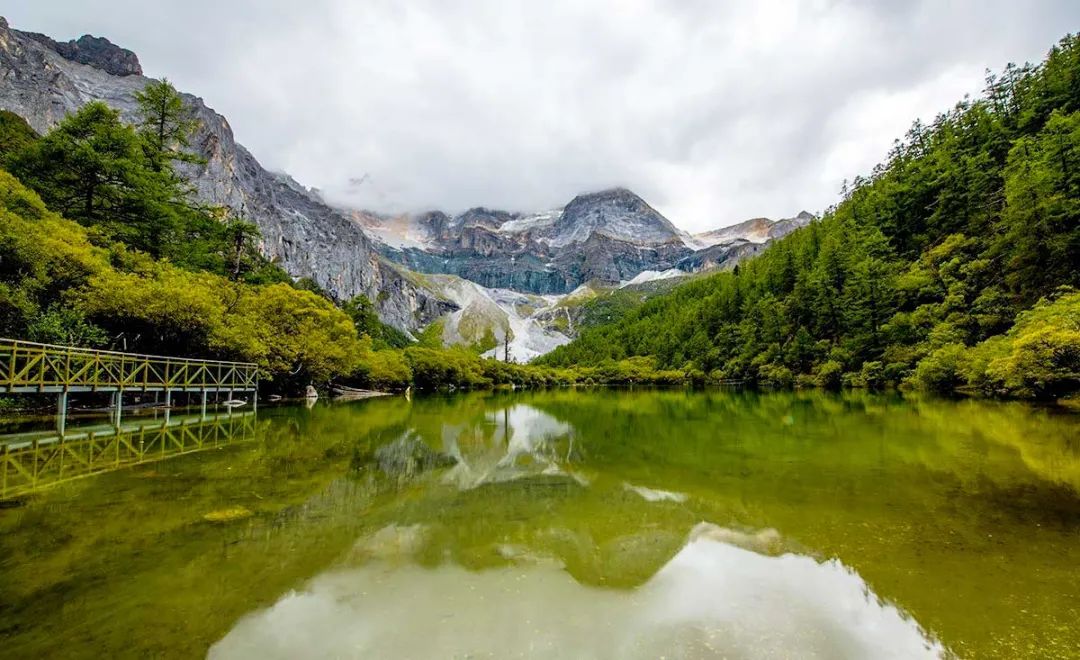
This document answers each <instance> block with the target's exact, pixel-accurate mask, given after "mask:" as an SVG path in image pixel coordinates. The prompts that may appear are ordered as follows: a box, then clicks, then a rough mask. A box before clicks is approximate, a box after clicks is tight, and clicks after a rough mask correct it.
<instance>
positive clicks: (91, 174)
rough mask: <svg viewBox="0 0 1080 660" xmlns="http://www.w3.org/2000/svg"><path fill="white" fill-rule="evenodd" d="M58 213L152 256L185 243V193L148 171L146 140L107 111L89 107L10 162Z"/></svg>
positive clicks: (165, 177) (168, 178)
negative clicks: (180, 211) (182, 211)
mask: <svg viewBox="0 0 1080 660" xmlns="http://www.w3.org/2000/svg"><path fill="white" fill-rule="evenodd" d="M8 166H9V169H10V170H11V172H12V173H13V174H15V176H17V177H18V178H19V179H21V180H22V181H23V182H25V183H26V184H27V185H29V186H30V187H31V188H33V189H34V190H36V191H37V192H38V193H39V194H40V195H41V197H42V199H43V200H44V201H45V203H46V204H47V205H48V207H49V208H50V209H52V210H54V211H57V212H59V213H60V214H62V215H64V216H65V217H68V218H71V219H73V220H76V221H78V222H79V223H81V224H83V225H86V226H88V227H98V228H100V229H101V230H102V231H104V232H105V234H106V235H107V236H108V237H110V238H112V239H115V240H121V241H123V242H125V243H127V244H129V245H132V246H133V247H136V248H138V249H141V250H144V251H146V252H148V253H150V254H152V255H155V256H160V255H163V254H164V250H165V247H166V246H167V245H169V244H173V243H178V242H179V241H178V238H179V236H178V230H179V224H180V219H179V217H178V216H179V214H178V211H177V206H178V204H177V202H178V197H179V195H178V191H177V190H176V188H175V185H174V182H173V180H172V177H171V175H165V174H163V173H160V172H154V171H152V170H151V169H150V168H149V167H148V163H147V161H146V156H145V154H144V153H143V149H142V140H141V139H140V138H139V136H138V135H137V134H136V132H135V130H134V129H132V128H131V127H130V126H126V125H124V124H123V123H121V121H120V115H119V113H118V112H117V111H115V110H113V109H111V108H109V107H108V106H106V105H105V104H104V103H100V102H94V103H89V104H87V105H85V106H83V108H81V109H80V110H79V111H78V112H76V113H74V114H72V115H71V116H69V117H67V118H66V119H64V120H63V121H62V122H61V123H60V125H59V126H57V127H56V128H55V129H54V130H52V131H50V132H49V134H48V135H46V136H45V137H43V138H41V139H40V140H37V141H35V142H33V143H31V144H30V145H29V146H28V147H27V148H25V149H23V150H20V151H18V152H16V153H14V154H12V156H11V157H10V158H9V159H8Z"/></svg>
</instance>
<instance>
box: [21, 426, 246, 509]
mask: <svg viewBox="0 0 1080 660" xmlns="http://www.w3.org/2000/svg"><path fill="white" fill-rule="evenodd" d="M254 437H255V413H254V412H244V413H239V412H226V413H219V414H214V415H186V416H177V417H169V416H166V417H164V418H163V419H155V420H147V421H143V422H135V423H128V424H125V425H123V426H121V427H119V428H117V427H114V426H111V425H98V426H90V427H84V428H73V429H71V430H70V431H69V432H68V434H67V435H57V434H55V433H50V432H37V433H22V434H18V435H7V436H0V500H4V499H8V498H13V497H20V496H23V495H28V494H30V493H34V492H36V491H39V490H42V489H44V488H48V487H51V486H55V485H57V484H61V483H65V482H68V481H71V480H73V479H79V478H82V477H88V476H91V475H94V474H98V473H101V472H109V471H112V470H119V469H123V468H126V467H130V466H132V465H138V464H141V463H147V462H151V461H160V460H163V459H166V458H172V457H174V456H181V455H184V454H189V453H192V452H197V451H202V450H205V449H212V448H218V447H222V446H225V445H228V444H234V443H237V442H242V441H247V440H251V439H254Z"/></svg>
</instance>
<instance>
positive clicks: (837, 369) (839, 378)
mask: <svg viewBox="0 0 1080 660" xmlns="http://www.w3.org/2000/svg"><path fill="white" fill-rule="evenodd" d="M843 374H844V366H843V365H842V364H840V363H839V362H837V361H836V360H826V361H825V362H823V363H822V364H821V366H819V367H818V368H817V374H816V376H817V377H816V379H815V381H814V383H815V384H816V385H817V386H818V387H821V388H824V389H827V390H838V389H840V386H841V385H842V384H843Z"/></svg>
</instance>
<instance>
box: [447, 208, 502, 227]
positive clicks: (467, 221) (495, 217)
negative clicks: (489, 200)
mask: <svg viewBox="0 0 1080 660" xmlns="http://www.w3.org/2000/svg"><path fill="white" fill-rule="evenodd" d="M515 217H517V216H516V214H514V213H509V212H507V211H499V210H497V209H489V208H485V207H483V206H477V207H475V208H471V209H469V210H468V211H465V212H464V213H462V214H461V215H459V216H458V217H457V218H456V221H457V223H458V224H460V225H461V226H462V227H485V228H487V229H498V228H499V227H501V226H502V225H503V224H504V223H505V222H506V221H508V220H512V219H514V218H515Z"/></svg>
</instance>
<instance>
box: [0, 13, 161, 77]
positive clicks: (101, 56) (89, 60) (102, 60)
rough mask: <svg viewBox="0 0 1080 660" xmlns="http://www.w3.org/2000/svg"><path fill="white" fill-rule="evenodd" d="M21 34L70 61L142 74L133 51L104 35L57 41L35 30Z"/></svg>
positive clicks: (108, 70) (121, 73)
mask: <svg viewBox="0 0 1080 660" xmlns="http://www.w3.org/2000/svg"><path fill="white" fill-rule="evenodd" d="M5 23H6V21H5ZM22 34H24V35H25V36H27V37H30V38H31V39H33V40H34V41H37V42H38V43H40V44H43V45H45V46H47V47H48V48H51V49H52V50H54V51H56V52H57V53H59V54H60V56H61V57H63V58H65V59H69V60H71V61H72V62H78V63H79V64H86V65H89V66H92V67H94V68H95V69H101V70H102V71H104V72H106V73H111V74H112V75H114V76H141V75H142V66H141V65H140V64H139V58H138V57H136V55H135V53H133V52H131V51H130V50H128V49H126V48H121V47H119V46H117V45H116V44H114V43H113V42H111V41H109V40H108V39H106V38H105V37H94V36H91V35H89V34H84V35H83V36H81V37H79V38H78V39H72V40H71V41H64V42H59V41H54V40H53V39H51V38H49V37H48V36H46V35H44V34H39V33H37V32H23V33H22Z"/></svg>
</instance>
